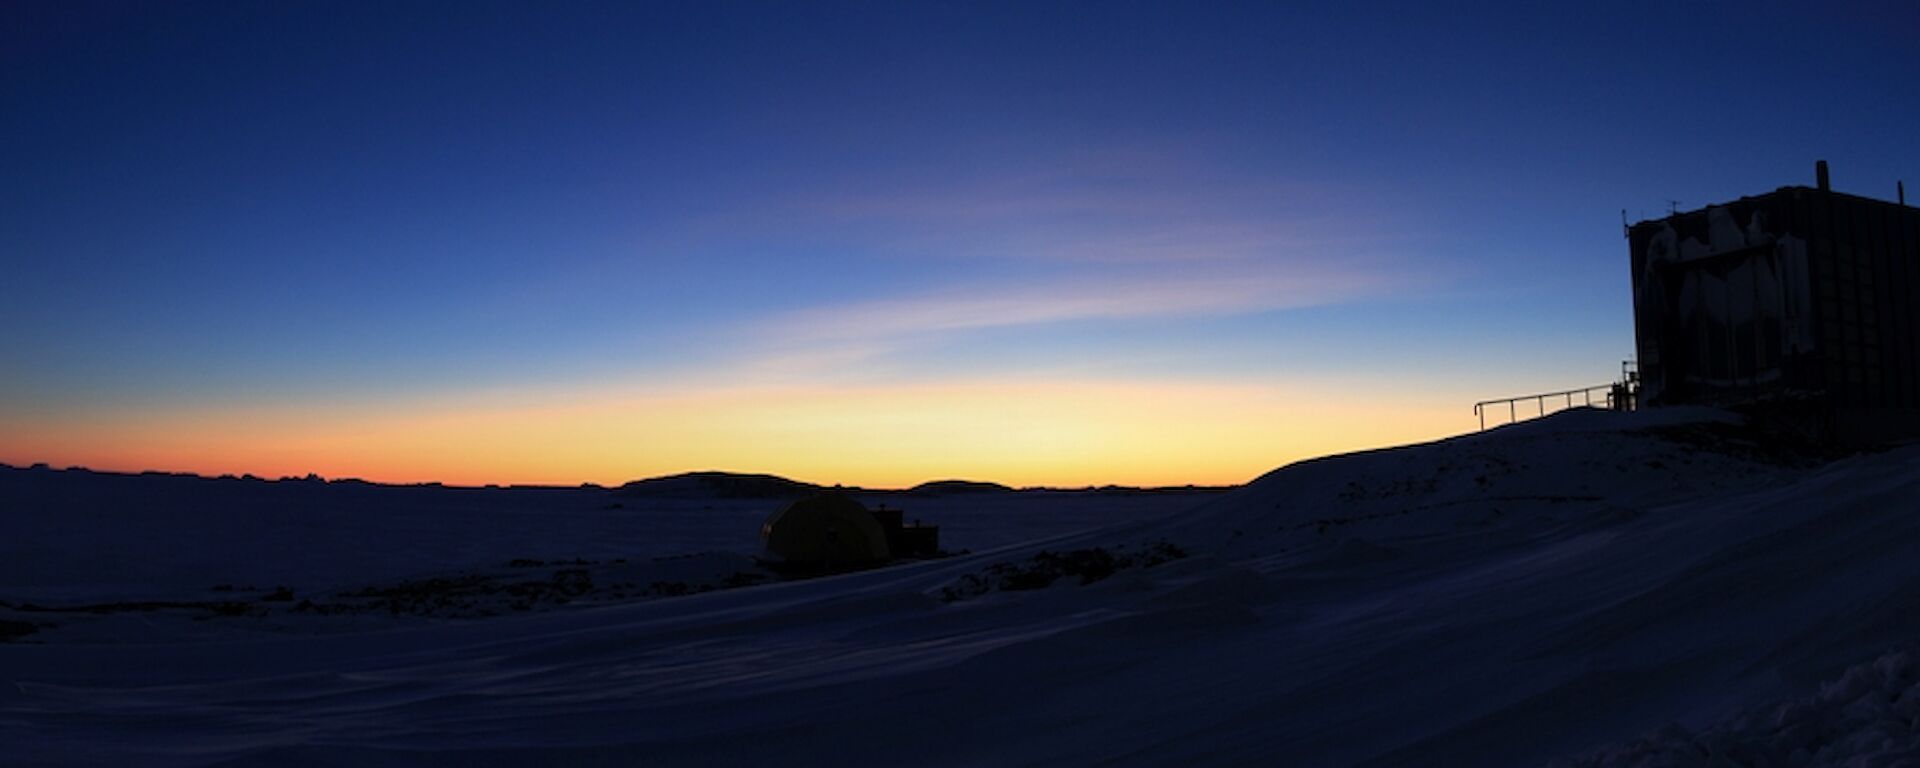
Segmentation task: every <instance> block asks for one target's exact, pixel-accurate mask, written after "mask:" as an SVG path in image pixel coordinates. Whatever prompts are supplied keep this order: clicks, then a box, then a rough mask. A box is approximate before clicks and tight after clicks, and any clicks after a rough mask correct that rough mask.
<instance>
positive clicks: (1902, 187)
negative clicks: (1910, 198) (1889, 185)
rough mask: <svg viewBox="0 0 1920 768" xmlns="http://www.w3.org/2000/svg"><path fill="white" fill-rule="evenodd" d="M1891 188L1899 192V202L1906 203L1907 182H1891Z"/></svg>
mask: <svg viewBox="0 0 1920 768" xmlns="http://www.w3.org/2000/svg"><path fill="white" fill-rule="evenodd" d="M1893 189H1894V191H1895V192H1898V193H1900V204H1901V205H1906V204H1907V183H1906V182H1904V181H1896V182H1894V183H1893Z"/></svg>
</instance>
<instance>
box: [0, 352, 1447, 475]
mask: <svg viewBox="0 0 1920 768" xmlns="http://www.w3.org/2000/svg"><path fill="white" fill-rule="evenodd" d="M1459 410H1460V409H1459V407H1458V401H1457V400H1456V399H1453V398H1448V397H1434V398H1431V399H1429V400H1426V401H1417V400H1408V399H1406V398H1405V397H1404V396H1401V397H1394V398H1387V397H1379V396H1367V395H1365V394H1363V393H1355V392H1353V391H1351V390H1350V389H1346V388H1342V387H1338V386H1331V385H1328V386H1316V387H1311V388H1301V387H1281V386H1255V385H1250V384H1245V383H1218V382H1197V383H1196V382H1180V381H1173V382H1136V381H1122V382H1114V381H1086V380H1058V379H1055V380H1048V379H1039V380H1020V381H974V382H958V383H931V384H929V383H918V384H899V385H868V386H851V387H787V388H771V387H732V388H718V389H683V390H660V389H636V390H630V391H622V390H619V389H617V388H608V389H604V390H596V391H584V392H581V391H575V392H565V391H543V392H534V393H518V394H506V395H500V394H495V395H468V396H465V397H455V398H443V399H441V400H436V401H425V402H416V403H411V404H402V403H391V404H382V405H369V404H364V403H335V404H322V405H314V404H306V403H303V404H299V405H293V404H288V405H266V406H253V407H246V408H210V407H202V408H178V409H168V410H160V411H143V412H138V413H130V414H124V415H122V416H121V417H119V418H105V417H100V416H99V415H97V414H96V415H95V417H93V418H89V419H86V420H84V421H78V422H76V421H55V420H51V419H45V418H42V419H41V420H35V421H23V422H20V423H12V424H4V425H0V427H5V429H4V435H5V436H4V437H0V461H6V462H8V463H14V464H19V465H24V464H26V463H32V462H47V463H49V464H52V465H55V466H70V465H78V466H85V467H90V468H93V469H98V470H112V471H140V470H148V469H154V470H164V471H187V472H195V473H199V474H206V475H217V474H223V473H232V474H242V473H252V474H255V475H260V476H262V477H280V476H285V475H296V476H297V475H305V474H307V473H309V472H313V473H318V474H320V475H323V476H326V477H330V478H344V477H357V478H363V479H366V480H372V481H377V482H397V483H404V482H428V481H439V482H446V483H450V484H456V485H483V484H488V483H497V484H555V485H573V484H578V483H581V482H583V481H586V482H596V483H601V484H607V485H614V484H619V483H623V482H626V481H629V480H634V479H639V478H644V477H652V476H659V475H666V474H673V473H677V472H685V471H695V470H707V469H717V470H725V471H736V472H767V473H771V474H777V475H782V476H786V477H791V478H794V479H797V480H805V481H810V482H817V483H828V484H831V483H845V484H849V485H860V486H867V487H876V488H888V487H906V486H911V485H914V484H916V483H920V482H924V481H928V480H936V479H945V478H966V479H975V480H989V481H995V482H1001V483H1006V484H1009V485H1014V486H1031V485H1047V486H1057V487H1077V486H1086V485H1104V484H1109V483H1114V484H1123V485H1182V484H1187V483H1195V484H1208V485H1212V484H1234V483H1244V482H1246V481H1248V480H1251V479H1253V478H1255V477H1257V476H1259V475H1260V474H1262V473H1264V472H1266V471H1268V470H1271V469H1273V468H1275V467H1278V466H1280V465H1283V464H1286V463H1289V462H1292V461H1297V460H1300V459H1305V458H1312V457H1315V456H1321V455H1327V454H1330V453H1339V452H1345V451H1352V450H1360V449H1366V448H1374V447H1382V446H1388V445H1397V444H1403V443H1409V442H1418V441H1423V440H1430V439H1435V438H1439V437H1444V436H1446V435H1450V434H1454V433H1458V432H1460V431H1463V430H1466V429H1471V428H1472V423H1471V422H1468V421H1467V420H1465V419H1463V418H1462V416H1461V414H1460V413H1459Z"/></svg>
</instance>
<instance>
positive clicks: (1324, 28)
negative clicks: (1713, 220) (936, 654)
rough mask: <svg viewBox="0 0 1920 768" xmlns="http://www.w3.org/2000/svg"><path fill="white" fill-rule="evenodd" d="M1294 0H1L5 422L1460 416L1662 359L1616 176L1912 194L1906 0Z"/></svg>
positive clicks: (45, 453) (1913, 46)
mask: <svg viewBox="0 0 1920 768" xmlns="http://www.w3.org/2000/svg"><path fill="white" fill-rule="evenodd" d="M1275 5H1276V4H1244V5H1240V4H1204V5H1202V4H1187V3H1167V4H1120V3H1091V4H1035V3H1013V4H1004V5H987V4H961V3H873V4H853V5H832V6H828V5H826V4H800V3H781V4H764V5H762V4H712V3H682V4H674V5H666V4H658V5H653V4H639V3H635V4H624V3H622V4H612V3H609V4H590V3H568V4H534V3H525V4H501V3H377V4H364V5H354V4H331V3H330V4H318V3H316V4H302V3H234V4H214V3H135V4H96V3H72V2H52V3H37V2H30V3H10V4H8V5H6V6H5V7H4V8H0V104H4V105H5V108H4V111H0V168H4V169H5V179H6V183H5V184H4V185H0V259H3V260H4V267H5V274H6V276H7V279H6V280H5V281H4V283H0V323H3V324H4V326H5V328H7V333H6V334H5V335H4V336H3V337H0V359H4V360H5V361H6V365H5V368H4V370H0V426H3V427H8V428H11V429H12V431H14V432H15V434H16V437H15V438H13V439H11V440H9V439H5V438H0V460H9V461H33V460H47V459H52V460H72V461H78V460H90V461H94V462H96V463H113V462H115V461H118V462H122V463H127V462H148V463H161V464H168V463H171V464H174V465H182V466H187V465H190V466H191V468H199V469H206V470H214V469H219V468H221V467H226V466H229V465H232V466H235V467H236V468H242V469H244V468H245V466H246V465H245V462H244V461H241V460H240V459H237V458H235V459H232V460H231V461H228V460H225V459H214V458H208V457H209V456H213V455H214V453H218V452H213V453H209V452H206V451H202V452H199V453H196V452H195V450H196V449H193V448H192V446H189V445H186V444H184V443H179V442H178V441H175V442H168V441H167V440H165V439H161V438H157V437H153V436H151V435H145V436H144V437H143V438H142V439H144V440H147V441H148V442H147V443H143V444H150V445H151V450H149V451H148V452H146V453H141V454H137V455H135V454H115V453H112V452H111V451H109V450H107V448H106V447H105V446H107V445H108V444H111V443H115V442H117V441H120V438H122V437H125V436H126V435H122V434H121V433H118V432H116V431H115V429H116V427H114V426H112V425H113V424H115V423H117V422H119V421H121V420H124V419H126V418H130V415H131V416H138V417H139V418H141V419H147V420H149V421H153V422H154V423H156V424H165V425H169V426H167V428H169V429H177V428H178V426H179V424H181V423H183V422H182V421H181V420H180V419H186V422H187V423H206V424H214V425H216V426H210V427H207V428H208V429H228V430H229V431H231V430H233V429H238V427H234V426H232V423H231V422H233V420H234V419H240V417H237V416H234V414H236V413H241V412H242V411H239V410H235V409H255V410H247V411H244V412H245V413H250V414H259V413H272V414H279V417H280V418H285V419H288V420H290V421H289V423H293V422H297V421H299V419H297V418H295V416H294V415H300V414H304V415H307V416H311V417H312V418H315V419H322V420H331V421H338V420H339V419H341V418H346V417H344V416H342V415H341V413H343V412H342V411H341V410H340V409H343V408H349V407H362V406H368V405H369V404H391V403H415V404H420V403H432V402H442V401H452V400H460V399H461V398H464V397H469V396H474V393H489V394H488V395H487V396H489V397H502V396H503V395H501V393H509V394H508V395H504V397H506V399H507V402H506V404H504V405H503V404H498V403H496V404H495V407H498V408H507V409H509V410H510V409H512V408H517V407H519V408H530V409H537V408H538V407H544V406H547V405H551V404H552V403H556V402H574V401H577V400H579V399H580V398H582V397H586V396H585V395H583V394H582V393H583V392H594V393H600V395H596V396H602V395H604V396H610V397H611V396H617V394H618V393H621V392H628V391H637V390H645V391H647V392H654V393H657V392H660V391H668V392H700V391H707V390H710V389H713V388H715V387H722V386H743V385H750V386H752V387H754V388H756V389H757V390H758V391H760V394H759V395H757V396H756V397H760V398H762V399H761V400H756V401H755V402H756V403H760V404H762V405H764V406H765V407H768V408H773V409H776V410H777V409H778V407H779V403H780V402H782V400H781V398H782V397H783V395H782V394H781V393H782V392H790V393H800V392H806V393H815V394H817V393H820V392H829V393H830V392H833V391H844V392H854V391H862V392H870V391H873V390H874V388H878V389H880V390H887V388H889V387H913V386H928V385H931V384H938V383H941V382H956V381H964V382H967V383H968V385H969V386H971V387H973V388H974V389H972V390H969V391H980V392H986V393H989V394H991V393H992V392H994V391H995V387H1005V388H1006V390H1005V392H1006V393H1007V396H1008V397H1018V396H1020V395H1019V393H1020V392H1024V391H1025V390H1023V389H1021V387H1023V386H1026V385H1028V384H1031V383H1032V382H1034V381H1037V380H1044V381H1100V382H1135V383H1138V382H1157V383H1167V382H1172V383H1176V384H1178V383H1187V384H1193V385H1195V386H1201V385H1209V384H1230V385H1233V386H1236V387H1237V386H1246V387H1254V388H1258V387H1261V386H1267V385H1271V386H1273V387H1275V388H1277V389H1286V388H1288V387H1307V388H1308V389H1313V390H1314V391H1323V390H1324V391H1334V390H1338V391H1355V392H1365V393H1367V396H1368V397H1383V398H1386V399H1388V400H1393V399H1399V400H1402V401H1404V402H1406V403H1422V404H1426V403H1432V404H1434V407H1440V406H1439V404H1442V403H1445V404H1447V407H1449V408H1452V407H1456V406H1457V407H1458V408H1459V409H1460V410H1461V413H1459V414H1451V415H1450V416H1449V418H1452V417H1460V419H1461V424H1460V427H1461V428H1469V427H1471V420H1470V413H1468V412H1466V411H1465V410H1464V407H1465V405H1466V404H1468V403H1470V402H1471V401H1472V400H1473V399H1477V398H1478V397H1491V396H1496V395H1504V394H1515V393H1518V392H1524V391H1529V390H1533V389H1539V388H1557V387H1560V386H1576V385H1584V384H1589V383H1601V382H1604V381H1605V380H1606V379H1607V377H1609V376H1611V375H1612V374H1613V372H1614V371H1615V370H1616V368H1617V365H1618V361H1619V360H1620V359H1621V358H1624V357H1626V356H1628V355H1629V354H1630V353H1631V320H1630V317H1629V312H1628V309H1629V306H1630V301H1629V297H1628V295H1627V282H1628V277H1627V269H1626V247H1625V243H1624V241H1623V240H1622V239H1621V236H1620V215H1621V214H1620V212H1621V209H1623V208H1624V209H1627V211H1628V214H1629V215H1630V216H1632V217H1634V218H1636V219H1637V218H1639V217H1641V216H1642V215H1648V216H1650V215H1654V214H1656V213H1661V212H1663V211H1664V210H1665V209H1666V207H1667V205H1668V201H1669V200H1677V201H1679V203H1680V205H1681V206H1682V207H1699V206H1701V205H1704V204H1707V203H1710V202H1715V201H1720V200H1725V199H1731V198H1734V197H1738V196H1740V195H1743V194H1752V193H1758V192H1763V191H1767V190H1770V189H1772V188H1774V187H1777V186H1781V185H1786V184H1807V183H1811V177H1812V163H1813V161H1814V160H1815V159H1819V158H1825V159H1828V160H1829V161H1831V162H1832V164H1833V167H1834V179H1835V185H1836V187H1837V188H1839V189H1841V190H1843V191H1848V192H1854V193H1858V194H1866V195H1871V196H1876V197H1891V195H1892V192H1893V185H1894V182H1895V180H1896V179H1905V180H1908V181H1911V182H1915V183H1916V186H1917V187H1920V148H1917V147H1916V143H1915V141H1914V138H1913V137H1914V126H1916V125H1920V90H1916V84H1915V83H1916V80H1915V75H1916V73H1920V6H1917V5H1914V4H1913V3H1884V4H1812V3H1805V4H1794V5H1768V6H1764V7H1762V6H1757V5H1755V4H1738V5H1731V4H1730V5H1706V4H1649V5H1646V6H1640V7H1630V6H1626V5H1621V4H1599V5H1595V4H1585V5H1567V4H1537V5H1536V4H1525V5H1515V6H1513V7H1505V8H1500V7H1486V8H1482V9H1475V10H1466V11H1463V10H1459V9H1443V8H1426V7H1410V8H1403V7H1398V6H1400V5H1409V6H1412V5H1416V4H1393V5H1379V6H1364V5H1359V4H1348V3H1342V4H1330V5H1329V6H1328V7H1325V8H1317V9H1314V8H1276V7H1274V6H1275ZM1196 6H1198V7H1196ZM889 391H890V390H889ZM607 393H614V394H613V395H608V394H607ZM926 398H931V399H926ZM589 399H591V398H589ZM916 402H920V406H921V407H924V408H927V409H934V410H938V409H939V408H941V407H942V404H941V401H939V400H938V399H937V397H936V396H934V395H931V394H928V395H925V396H924V398H923V400H922V401H916ZM715 407H722V406H715ZM955 407H959V406H955ZM1223 407H1224V406H1223ZM1303 407H1304V406H1303ZM169 413H173V414H185V413H191V414H196V415H195V416H194V417H192V418H191V419H188V418H187V417H184V416H183V417H180V419H175V420H168V419H163V418H161V417H160V415H161V414H169ZM290 414H293V415H290ZM1132 417H1133V415H1130V414H1114V415H1113V416H1112V418H1114V419H1126V418H1132ZM1349 417H1350V418H1363V417H1364V416H1363V415H1362V416H1353V415H1351V414H1350V415H1349ZM247 418H253V417H251V416H249V417H247ZM366 418H373V417H366ZM635 418H639V419H640V420H641V421H646V418H643V417H640V416H636V417H635ZM1380 418H1382V419H1388V418H1396V417H1391V416H1387V415H1384V414H1383V415H1382V416H1380ZM1436 418H1438V417H1437V416H1436ZM222 419H226V420H225V421H222ZM240 420H241V421H244V420H245V419H240ZM857 421H858V419H857V417H856V418H855V422H857ZM276 423H277V422H276ZM1072 423H1073V422H1072V421H1071V420H1068V421H1066V422H1063V424H1064V426H1061V427H1059V428H1060V429H1069V430H1070V429H1072V428H1073V427H1072V426H1071V425H1072ZM220 424H225V425H227V426H224V427H218V426H217V425H220ZM981 428H982V429H991V428H992V426H991V425H983V426H982V427H981ZM155 429H159V427H155ZM844 429H845V430H846V431H847V432H848V433H849V434H855V435H857V434H858V432H859V429H860V425H859V424H858V423H853V424H848V425H844ZM1274 429H1275V430H1277V431H1284V430H1285V429H1286V427H1285V426H1284V425H1275V426H1274ZM1427 431H1428V432H1431V431H1432V430H1431V429H1428V430H1427ZM1416 433H1420V430H1414V432H1411V433H1409V434H1408V435H1407V437H1413V436H1419V435H1418V434H1416ZM141 434H143V435H144V434H145V433H141ZM823 434H824V433H823ZM836 434H838V433H836ZM1143 434H1151V431H1150V430H1148V431H1147V432H1145V433H1143ZM1421 434H1424V433H1421ZM20 435H26V436H25V437H21V436H20ZM48 435H63V436H66V437H64V438H62V439H63V440H65V442H61V441H56V440H53V439H51V438H49V437H47V436H48ZM76 436H78V437H76ZM209 439H213V438H209ZM220 439H222V440H229V441H230V442H231V444H229V443H221V445H223V446H226V447H225V448H223V449H222V450H225V451H227V453H220V454H219V455H222V456H229V455H235V454H233V452H234V451H240V452H241V453H245V450H244V449H243V448H241V447H239V446H243V445H244V444H245V441H244V440H241V439H240V438H239V437H234V436H231V435H229V436H227V437H222V438H220ZM446 439H447V440H458V439H460V438H458V437H457V436H455V435H454V434H453V433H451V432H450V433H448V434H447V436H446ZM749 439H751V438H749ZM930 439H931V438H930ZM1142 440H1146V441H1149V442H1150V440H1149V439H1148V438H1142ZM90 446H91V447H90ZM206 450H207V451H211V450H212V449H206ZM339 450H341V451H344V452H345V453H344V454H343V455H345V456H348V457H350V456H351V451H350V450H347V449H345V448H341V449H339ZM604 450H605V451H607V452H608V458H607V465H608V466H612V465H614V464H618V463H619V462H620V461H621V460H622V459H621V458H620V452H621V451H623V450H626V449H625V448H622V447H621V446H618V445H608V446H606V447H605V448H604ZM1140 450H1142V451H1147V452H1150V451H1151V450H1153V449H1152V448H1150V447H1147V446H1143V447H1141V449H1140ZM67 457H72V458H67ZM1278 458H1286V457H1285V456H1272V457H1270V456H1266V455H1260V456H1255V457H1249V458H1248V459H1247V466H1264V465H1270V464H1272V463H1274V461H1273V460H1274V459H1278ZM702 460H708V461H721V462H724V461H726V458H725V456H724V455H719V456H718V457H717V458H707V457H705V456H703V457H702ZM223 461H227V462H228V463H222V462H223ZM289 461H291V462H293V463H295V464H297V463H298V457H297V456H296V457H295V458H293V459H289ZM329 461H331V462H333V463H330V464H328V466H329V467H341V468H342V469H341V470H340V471H350V470H352V469H353V468H354V467H355V466H358V465H354V464H352V462H351V461H350V460H349V459H347V458H340V459H329ZM649 461H651V460H649ZM754 461H761V459H754ZM846 461H847V464H848V466H858V457H855V456H851V455H850V456H849V457H847V460H846ZM340 462H346V463H345V464H341V463H340ZM632 463H634V464H636V465H642V464H644V465H645V466H636V467H635V470H634V472H635V473H636V474H638V473H644V472H645V471H650V470H652V469H657V468H672V467H671V465H672V461H671V460H666V465H662V466H659V467H656V466H655V464H658V463H659V462H657V461H656V462H654V463H653V464H649V463H647V461H641V460H639V459H635V460H634V462H632ZM775 463H777V462H775ZM389 464H390V462H389ZM376 465H378V466H376ZM387 465H388V464H380V462H371V463H368V464H367V465H366V466H367V467H368V469H364V470H361V472H362V473H366V474H378V473H379V472H381V471H383V470H380V469H379V467H380V466H387ZM436 466H437V465H436ZM487 466H490V467H492V466H499V467H512V466H517V465H515V464H514V463H513V462H512V461H510V460H508V459H507V458H505V457H499V459H498V461H497V462H494V463H490V464H487ZM771 468H772V469H776V470H777V469H780V467H771ZM964 468H965V467H964V466H963V467H957V468H956V471H958V470H960V469H964ZM500 471H508V470H500ZM554 471H560V470H554ZM609 471H610V470H609ZM396 472H397V471H396ZM388 474H395V472H388ZM398 474H405V472H398ZM531 474H538V473H531ZM583 474H586V473H585V472H583ZM541 476H542V477H545V475H541ZM415 479H427V478H415ZM505 479H512V478H505ZM554 479H562V480H565V479H577V478H567V477H558V478H554ZM827 479H837V478H827ZM852 479H857V478H852ZM1112 479H1114V480H1126V479H1127V478H1124V477H1114V478H1112Z"/></svg>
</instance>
